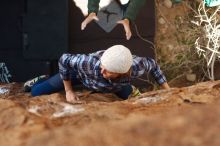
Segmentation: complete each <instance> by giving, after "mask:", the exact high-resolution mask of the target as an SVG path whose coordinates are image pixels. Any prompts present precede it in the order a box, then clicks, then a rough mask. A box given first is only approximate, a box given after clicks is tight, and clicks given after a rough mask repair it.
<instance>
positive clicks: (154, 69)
mask: <svg viewBox="0 0 220 146" xmlns="http://www.w3.org/2000/svg"><path fill="white" fill-rule="evenodd" d="M144 66H145V69H146V70H147V71H148V72H150V73H151V75H152V77H153V78H154V79H155V81H156V82H157V83H158V84H159V85H161V84H163V83H165V82H167V80H166V77H165V75H164V74H163V72H162V71H161V70H160V67H159V65H158V64H157V63H156V61H155V60H154V59H152V58H145V59H144Z"/></svg>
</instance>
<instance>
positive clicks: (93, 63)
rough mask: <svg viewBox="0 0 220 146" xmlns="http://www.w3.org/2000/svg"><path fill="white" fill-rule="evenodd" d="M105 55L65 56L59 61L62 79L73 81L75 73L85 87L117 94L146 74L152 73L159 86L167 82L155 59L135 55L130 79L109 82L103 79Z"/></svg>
mask: <svg viewBox="0 0 220 146" xmlns="http://www.w3.org/2000/svg"><path fill="white" fill-rule="evenodd" d="M103 53H104V50H103V51H98V52H95V53H92V54H89V55H85V54H63V55H62V56H61V57H60V59H59V72H60V76H61V79H63V80H71V76H72V74H73V72H74V73H77V78H78V79H79V80H80V81H81V82H82V83H83V85H84V86H86V87H88V88H89V89H92V90H95V91H99V92H114V91H115V92H116V91H118V90H120V88H121V87H122V86H123V85H127V84H130V82H131V79H135V78H137V77H140V76H141V75H143V74H144V73H145V72H147V73H150V74H151V75H152V76H153V78H154V79H155V80H156V82H157V83H158V84H159V85H161V84H163V83H165V82H166V78H165V76H164V74H163V73H162V72H161V70H160V68H159V66H158V65H157V63H156V62H155V60H154V59H152V58H148V57H138V56H135V55H133V63H132V66H131V76H130V77H123V78H120V79H117V80H107V79H105V78H103V76H102V74H101V68H100V65H101V61H100V58H101V56H102V54H103Z"/></svg>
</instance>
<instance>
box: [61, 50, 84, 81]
mask: <svg viewBox="0 0 220 146" xmlns="http://www.w3.org/2000/svg"><path fill="white" fill-rule="evenodd" d="M79 59H80V55H73V54H63V55H62V56H61V57H60V59H59V62H58V66H59V73H60V77H61V79H63V80H70V79H71V71H72V69H75V70H77V63H78V61H79Z"/></svg>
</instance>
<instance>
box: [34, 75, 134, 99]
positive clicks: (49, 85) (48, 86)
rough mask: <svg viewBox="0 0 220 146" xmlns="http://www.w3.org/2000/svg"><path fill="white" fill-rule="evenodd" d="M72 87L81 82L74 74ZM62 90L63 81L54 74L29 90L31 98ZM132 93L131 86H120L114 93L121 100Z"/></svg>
mask: <svg viewBox="0 0 220 146" xmlns="http://www.w3.org/2000/svg"><path fill="white" fill-rule="evenodd" d="M71 82H72V85H80V84H81V82H80V81H79V80H78V79H77V78H76V74H75V75H73V76H72V78H71ZM61 90H64V85H63V80H62V79H61V77H60V74H59V73H58V74H56V75H54V76H52V77H51V78H49V79H47V80H44V81H40V82H37V83H35V84H34V85H33V86H32V88H31V94H32V96H39V95H44V94H51V93H55V92H59V91H61ZM131 93H132V87H131V85H125V86H122V88H121V90H120V91H118V92H115V94H116V95H117V96H118V97H120V98H122V99H128V96H129V95H130V94H131Z"/></svg>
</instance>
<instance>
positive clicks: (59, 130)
mask: <svg viewBox="0 0 220 146" xmlns="http://www.w3.org/2000/svg"><path fill="white" fill-rule="evenodd" d="M3 87H4V89H8V90H9V92H8V93H4V94H0V145H2V146H6V145H7V146H41V145H46V146H60V145H65V146H91V145H96V146H99V145H100V146H103V145H109V146H112V145H117V146H137V145H138V146H152V145H156V146H160V145H161V146H166V145H167V146H168V145H169V146H170V145H173V146H177V145H187V146H188V145H192V146H197V145H198V146H207V145H211V146H219V145H220V139H219V131H220V118H219V117H220V108H219V104H220V100H219V99H220V81H215V82H204V83H200V84H197V85H194V86H191V87H185V88H174V89H171V90H169V91H167V90H158V91H152V92H147V93H144V94H143V95H142V96H140V97H137V98H133V99H129V100H126V101H121V100H120V99H118V98H116V97H114V96H113V95H110V94H89V92H83V93H78V94H79V95H80V96H81V99H82V101H83V102H82V103H81V104H69V103H66V102H65V96H64V94H63V93H56V94H52V95H45V96H40V97H36V98H31V96H30V94H26V93H22V90H21V87H20V85H17V84H9V85H1V86H0V88H3Z"/></svg>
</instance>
